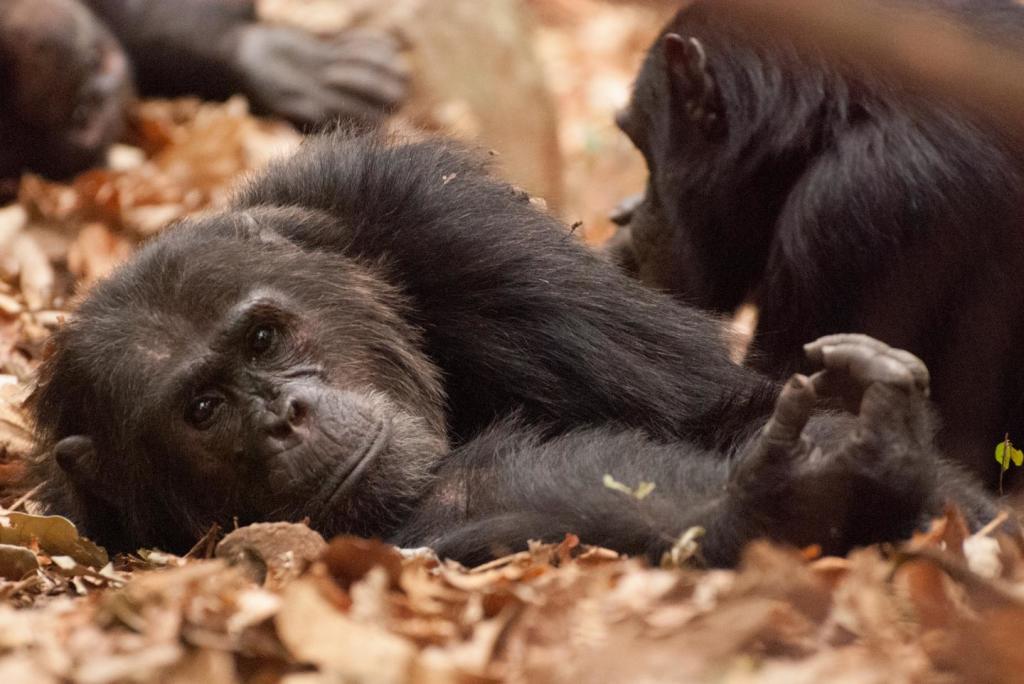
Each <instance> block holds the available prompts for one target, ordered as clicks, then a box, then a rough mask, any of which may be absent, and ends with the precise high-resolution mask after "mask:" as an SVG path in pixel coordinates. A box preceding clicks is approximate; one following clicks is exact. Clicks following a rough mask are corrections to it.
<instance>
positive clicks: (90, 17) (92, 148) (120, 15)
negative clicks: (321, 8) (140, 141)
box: [0, 0, 406, 177]
mask: <svg viewBox="0 0 1024 684" xmlns="http://www.w3.org/2000/svg"><path fill="white" fill-rule="evenodd" d="M133 85H134V86H135V87H137V89H138V91H139V92H140V94H142V95H150V96H152V95H162V96H172V95H186V94H192V95H199V96H202V97H206V98H211V99H224V98H226V97H228V96H230V95H232V94H234V93H244V94H245V95H246V96H247V97H248V98H249V101H250V102H251V104H252V107H253V109H254V110H255V111H257V112H262V113H273V114H277V115H279V116H283V117H285V118H287V119H289V120H291V121H293V122H295V123H297V124H299V125H312V124H316V123H319V122H323V121H328V120H331V119H335V118H339V117H340V118H346V119H356V120H368V121H373V120H375V119H377V118H379V117H381V116H382V115H383V112H384V111H385V110H386V109H387V108H389V107H392V106H394V105H396V104H397V103H398V102H400V101H401V99H402V98H403V97H404V94H405V85H406V84H405V75H404V73H403V70H402V68H401V62H400V60H399V55H398V46H397V44H396V42H395V41H394V40H392V39H391V38H389V37H387V36H386V35H384V34H380V33H367V32H363V31H352V32H349V33H347V34H342V35H341V36H339V37H338V38H336V39H334V40H323V39H319V38H316V37H314V36H311V35H309V34H307V33H305V32H302V31H298V30H295V29H292V28H288V27H282V26H269V25H264V24H260V23H258V22H257V21H256V14H255V9H254V5H253V2H252V0H5V2H3V3H0V177H5V176H12V175H16V174H17V173H19V172H20V171H21V170H22V169H25V168H30V169H33V170H35V171H38V172H41V173H45V174H49V175H54V176H61V175H66V174H70V173H73V172H75V171H78V170H81V169H82V168H85V167H86V166H89V165H92V164H95V163H96V162H98V161H99V160H100V157H101V155H102V154H103V152H104V150H105V149H106V148H107V146H108V145H109V144H110V143H112V142H114V141H115V140H116V139H117V138H118V136H119V135H120V134H121V132H122V130H123V126H124V117H125V105H126V102H127V100H128V98H129V97H131V95H132V92H133Z"/></svg>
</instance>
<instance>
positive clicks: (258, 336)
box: [246, 325, 277, 356]
mask: <svg viewBox="0 0 1024 684" xmlns="http://www.w3.org/2000/svg"><path fill="white" fill-rule="evenodd" d="M276 339H277V330H275V329H274V327H273V326H270V325H257V326H256V327H255V328H253V329H252V330H251V331H250V332H249V337H248V340H247V342H246V343H247V345H248V347H249V353H250V354H252V355H253V356H262V355H263V354H266V353H267V352H268V351H270V348H271V347H273V346H274V341H275V340H276Z"/></svg>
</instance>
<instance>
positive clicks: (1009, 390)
mask: <svg viewBox="0 0 1024 684" xmlns="http://www.w3.org/2000/svg"><path fill="white" fill-rule="evenodd" d="M898 4H902V5H905V6H907V7H915V6H916V7H922V6H924V7H931V8H933V9H934V10H936V11H939V10H941V11H945V12H951V13H953V14H952V16H953V17H954V18H955V19H956V20H957V21H959V22H961V23H963V24H964V25H966V26H971V27H974V28H976V30H977V31H978V33H979V34H980V35H982V36H985V37H990V38H993V39H995V38H998V39H1001V40H1015V41H1017V42H1020V40H1021V39H1024V7H1021V6H1020V5H1019V4H1017V3H1014V2H1012V1H1011V0H970V1H968V2H951V1H940V0H928V1H927V2H926V1H924V0H913V1H910V0H905V1H903V2H901V3H898ZM719 12H721V10H716V9H715V3H714V2H711V1H699V2H695V3H693V4H692V5H691V6H689V7H688V8H687V9H685V10H683V11H682V12H680V13H679V14H678V15H677V16H676V18H675V19H674V20H673V21H672V22H670V23H669V25H668V26H667V27H666V29H665V31H664V33H663V34H662V36H661V37H659V38H658V40H657V42H656V43H655V46H654V47H653V48H652V49H651V51H650V53H649V54H648V57H647V59H646V62H645V64H644V66H643V68H642V70H641V72H640V75H639V77H638V79H637V83H636V87H635V92H634V94H633V98H632V101H631V103H630V105H629V107H628V108H627V109H626V110H625V111H624V112H623V113H622V114H621V115H620V117H619V120H620V125H621V127H622V129H623V130H624V131H625V132H626V133H627V134H628V135H629V136H630V138H632V140H633V141H634V142H635V143H636V145H637V147H639V148H640V150H641V151H642V152H643V153H644V155H645V157H646V159H647V162H648V167H649V169H650V181H649V183H648V187H647V192H646V196H645V199H644V201H643V203H642V204H641V205H640V206H639V207H638V208H637V209H636V210H635V211H634V212H633V216H632V222H631V224H630V228H629V232H630V233H631V235H630V234H629V233H627V232H624V233H621V234H620V235H618V236H617V245H616V247H615V250H616V252H617V254H618V257H619V260H620V261H622V262H624V263H626V264H627V265H628V266H629V267H630V268H631V269H632V270H633V271H634V272H637V273H638V274H639V276H640V278H641V279H642V280H643V281H644V282H647V283H649V284H652V285H655V286H657V287H658V288H660V289H663V290H666V291H668V292H671V293H673V294H675V295H677V296H678V297H680V298H681V299H683V300H684V301H686V302H688V303H690V304H694V305H697V306H701V307H704V308H707V309H711V310H714V311H719V312H731V311H732V310H733V309H734V308H735V307H736V306H737V305H738V304H739V303H740V302H741V301H743V300H744V299H745V298H750V299H752V300H753V302H754V303H756V305H757V307H758V310H759V320H758V325H757V330H756V334H755V338H754V342H753V352H752V355H751V356H750V358H749V359H748V362H749V364H750V365H751V366H753V367H754V368H757V369H759V370H761V371H764V372H766V373H768V374H769V375H771V376H773V377H776V378H784V377H786V376H787V375H788V374H789V373H792V372H794V371H796V370H799V369H801V368H803V367H804V366H805V362H804V355H803V349H802V345H803V344H804V343H805V342H806V341H807V340H811V339H815V338H816V337H819V336H821V335H825V334H829V333H836V332H848V331H853V332H862V333H866V334H868V335H872V336H874V337H877V338H879V339H884V340H885V341H886V342H888V343H890V344H892V345H894V346H898V347H902V348H905V349H907V350H909V351H911V352H913V353H914V354H916V355H918V356H920V357H921V358H922V359H923V360H924V361H925V363H926V364H927V366H928V368H929V369H930V370H931V372H932V389H933V396H934V399H935V401H936V403H937V405H938V408H939V414H940V416H941V419H942V423H943V428H942V430H941V432H940V434H939V438H938V441H939V444H940V445H941V446H942V448H943V450H944V451H945V453H947V454H949V455H950V456H952V457H955V458H956V459H957V460H959V461H962V462H964V463H966V464H969V465H970V466H971V467H972V468H973V469H974V470H975V471H976V472H977V473H978V474H979V475H982V476H987V478H988V479H990V480H991V478H995V477H997V476H998V466H996V464H995V462H994V461H993V459H992V451H993V447H994V446H995V444H996V443H998V442H999V441H1000V440H1002V439H1003V435H1004V433H1005V432H1007V431H1008V432H1010V433H1011V437H1014V438H1015V439H1016V440H1017V441H1022V440H1024V363H1021V351H1020V350H1021V340H1022V339H1024V279H1022V278H1019V277H1016V276H1015V275H1014V274H1018V273H1020V272H1021V271H1022V270H1024V174H1022V169H1024V166H1022V165H1021V160H1020V158H1019V151H1017V152H1014V151H1013V150H1012V149H1011V148H1010V145H1009V144H1008V143H1006V142H1005V141H1003V140H1001V139H1000V136H999V135H998V134H997V133H996V132H995V131H994V130H990V127H986V126H985V125H983V124H980V123H976V122H975V121H973V120H972V119H971V118H969V117H968V115H966V114H964V113H961V112H958V111H956V109H955V108H954V107H953V106H951V105H950V104H949V103H948V102H946V101H944V100H942V101H938V100H930V99H928V98H926V97H922V96H921V95H920V94H917V95H915V94H913V93H910V92H907V91H906V90H905V89H901V88H900V87H899V85H898V84H894V83H892V82H890V81H889V80H888V79H886V78H885V77H884V76H882V75H880V74H878V73H875V71H873V70H872V69H871V68H869V67H867V66H865V65H859V64H854V63H850V62H847V63H845V64H843V65H841V66H837V65H836V64H835V63H833V62H830V61H828V60H826V59H825V58H824V57H822V56H821V55H817V54H814V53H813V51H812V50H811V49H809V48H801V47H798V46H796V45H794V44H792V42H791V41H789V40H787V38H786V36H785V35H780V34H779V33H778V32H774V33H772V34H771V35H762V34H759V33H758V32H757V31H756V30H755V29H753V28H751V27H745V26H740V25H737V24H738V22H736V21H735V19H734V18H732V17H730V18H723V17H721V16H719Z"/></svg>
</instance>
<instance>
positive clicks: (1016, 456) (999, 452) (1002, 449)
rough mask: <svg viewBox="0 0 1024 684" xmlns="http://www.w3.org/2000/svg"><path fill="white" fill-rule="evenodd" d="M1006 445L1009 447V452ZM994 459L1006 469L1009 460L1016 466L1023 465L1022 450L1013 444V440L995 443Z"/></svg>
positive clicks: (1023, 455)
mask: <svg viewBox="0 0 1024 684" xmlns="http://www.w3.org/2000/svg"><path fill="white" fill-rule="evenodd" d="M1007 446H1009V447H1010V450H1009V452H1007V450H1006V447H1007ZM996 460H997V461H998V462H999V465H1001V466H1003V470H1006V469H1008V468H1009V467H1010V463H1011V462H1012V463H1013V464H1014V465H1016V466H1020V465H1024V451H1021V450H1020V449H1018V448H1017V447H1015V446H1013V442H1009V441H1007V440H1004V441H1002V442H1000V443H999V444H997V445H996Z"/></svg>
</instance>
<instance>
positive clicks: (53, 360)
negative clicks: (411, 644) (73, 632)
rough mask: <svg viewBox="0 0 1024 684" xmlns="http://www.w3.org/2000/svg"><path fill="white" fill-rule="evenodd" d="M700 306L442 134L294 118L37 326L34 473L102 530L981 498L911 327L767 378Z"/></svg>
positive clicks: (437, 533)
mask: <svg viewBox="0 0 1024 684" xmlns="http://www.w3.org/2000/svg"><path fill="white" fill-rule="evenodd" d="M720 332H721V331H720V330H719V328H718V326H717V323H716V322H715V321H714V320H713V319H712V318H710V317H707V316H705V315H704V314H701V313H699V312H697V311H694V310H691V309H688V308H685V307H681V306H679V305H677V304H676V303H674V302H672V301H671V300H670V299H669V298H668V297H666V296H663V295H661V294H658V293H655V292H652V291H649V290H647V289H645V288H643V287H642V286H641V285H639V284H637V283H635V282H634V281H632V280H630V279H629V278H627V277H626V276H624V275H622V274H620V273H619V272H618V271H617V270H616V269H615V268H614V267H612V266H611V265H610V264H608V263H607V262H605V261H604V260H603V259H600V258H598V257H597V256H596V255H594V254H592V253H591V252H589V251H588V250H587V249H585V248H584V247H582V246H581V245H579V244H578V243H577V242H576V241H575V240H573V239H572V238H571V236H570V234H569V233H568V231H567V230H566V229H565V228H564V227H563V226H561V225H559V224H558V223H557V222H556V221H555V220H554V219H552V218H551V217H550V216H548V215H547V214H545V213H542V212H540V211H539V210H537V209H536V208H535V207H534V206H533V205H532V204H530V203H528V202H525V201H523V200H522V199H521V197H520V193H517V192H515V191H514V190H513V189H512V188H511V187H510V186H508V185H505V184H503V183H500V182H497V181H495V180H492V179H491V178H490V177H488V176H487V175H486V174H485V173H484V171H483V169H482V166H481V163H480V162H479V161H478V160H477V159H476V158H475V157H473V156H471V155H468V154H466V153H464V152H462V151H460V150H458V149H456V148H453V147H452V146H450V145H449V144H446V143H443V142H423V143H417V144H401V145H387V144H385V143H384V142H382V141H381V140H379V139H378V138H376V137H372V136H370V137H367V136H364V137H361V138H354V139H347V140H346V139H342V138H340V137H334V138H321V139H312V140H310V141H308V142H307V143H306V144H305V145H304V147H303V149H302V150H301V151H300V152H299V153H298V154H297V155H296V156H295V157H294V158H293V159H291V160H288V161H285V162H282V163H279V164H277V165H276V166H274V167H273V168H271V169H270V170H269V171H268V172H267V173H266V174H264V175H263V176H262V177H261V178H258V179H256V180H255V181H254V182H253V183H251V184H250V185H249V186H248V187H247V188H246V189H245V190H243V191H242V192H241V194H240V195H239V197H238V198H237V200H236V201H235V203H234V206H233V208H232V209H230V210H229V211H227V212H225V213H221V214H216V215H207V216H204V217H199V218H196V219H193V220H191V221H187V222H185V224H184V225H179V226H178V227H176V228H172V229H170V230H169V231H168V232H166V233H165V234H164V235H163V236H162V237H160V238H159V239H157V240H154V241H152V242H150V243H149V244H148V245H146V246H145V247H144V248H143V249H142V250H141V251H140V253H139V254H138V255H137V257H136V258H135V259H134V260H133V261H132V262H130V263H129V264H128V265H126V266H125V267H123V268H121V269H120V270H119V271H117V272H116V274H115V275H114V276H113V277H111V278H110V279H109V280H107V281H105V282H102V283H100V284H99V285H97V286H96V287H95V288H94V289H93V290H92V291H91V292H90V294H89V296H88V297H87V298H86V299H85V301H84V302H83V303H82V305H81V306H80V308H79V309H78V311H77V312H76V314H75V315H74V316H73V318H72V320H71V322H69V323H67V324H66V325H65V326H64V327H63V328H62V329H61V330H60V331H59V332H58V333H57V334H56V337H55V340H54V350H53V354H52V355H51V356H50V357H49V358H48V360H47V361H46V362H45V365H44V368H43V370H42V375H41V380H40V384H39V387H38V388H37V390H36V392H35V394H34V398H33V401H32V407H33V411H34V415H35V420H36V424H37V428H38V435H39V443H40V448H39V455H38V460H37V462H36V466H35V468H34V473H35V476H36V477H38V478H41V479H42V480H44V481H45V485H44V486H43V488H42V489H41V490H40V493H39V498H40V499H41V501H42V502H43V503H45V504H46V506H47V508H48V509H49V510H51V511H55V512H60V513H63V514H65V515H69V516H71V517H72V518H73V519H75V520H76V521H77V522H78V523H80V524H81V525H82V526H83V527H84V530H85V532H86V533H87V534H89V535H92V536H93V537H95V538H96V539H98V540H99V541H100V542H102V543H104V544H107V545H109V546H111V547H112V548H115V549H125V548H128V549H131V548H134V547H135V546H137V545H140V544H147V545H160V546H164V547H168V548H172V549H179V550H180V549H182V548H186V547H187V546H188V545H189V544H191V543H192V541H193V540H194V539H195V538H196V537H197V536H198V535H200V534H201V533H202V532H203V531H204V530H205V529H206V527H207V526H208V525H209V524H210V523H212V522H214V521H220V522H224V523H227V522H229V521H230V520H231V519H232V517H236V516H237V519H238V520H239V521H240V522H248V521H253V520H265V519H292V520H294V519H301V518H303V517H305V516H308V517H309V519H310V520H311V524H312V526H313V527H314V528H316V529H318V530H319V531H321V532H322V533H324V534H333V533H338V532H342V531H350V532H355V533H359V534H364V535H378V536H382V537H386V538H389V539H391V540H392V541H395V542H398V543H401V544H405V545H421V544H431V545H434V546H435V547H436V548H438V549H439V551H440V552H441V553H443V554H446V555H450V556H454V557H456V558H460V559H463V560H467V561H471V560H479V559H481V558H483V557H486V555H487V554H488V553H489V552H491V551H492V550H493V549H495V548H496V547H498V548H509V547H515V546H521V545H522V544H524V543H525V541H526V540H527V539H529V538H553V537H554V538H558V537H561V535H563V534H564V533H565V532H568V531H574V532H577V533H579V534H580V535H581V536H582V537H583V539H584V540H586V541H590V542H595V543H601V544H606V545H609V546H612V547H614V548H617V549H620V550H623V551H627V552H648V553H651V554H654V555H656V554H657V553H658V552H660V551H663V550H665V549H666V548H668V547H670V546H671V544H672V542H673V541H674V539H675V538H676V537H677V536H678V535H679V534H680V533H681V532H682V531H683V530H685V529H688V528H689V527H690V526H692V525H702V526H704V527H705V528H707V536H706V538H705V542H704V554H705V556H706V558H707V560H708V561H709V562H712V563H730V562H733V561H735V559H736V556H737V553H738V551H739V549H740V547H741V545H742V544H743V543H744V542H745V541H747V540H749V539H750V538H752V537H754V536H759V535H769V536H772V537H775V538H777V539H781V540H785V541H789V542H793V543H797V544H807V543H811V542H817V543H820V544H822V545H823V546H824V547H825V548H826V550H834V551H841V550H844V549H846V548H848V547H849V546H851V545H853V544H858V543H864V542H869V541H874V540H879V539H888V538H895V537H898V536H900V535H903V534H906V533H907V532H908V531H909V530H910V529H911V528H913V526H914V525H915V524H918V523H919V522H921V521H922V520H923V517H924V516H926V515H928V514H931V513H934V512H935V511H936V507H937V506H939V504H940V502H941V501H943V500H945V499H947V498H955V499H957V500H958V501H960V503H961V505H963V506H964V507H965V509H966V511H967V512H968V514H969V516H970V517H971V518H972V519H973V520H979V519H982V518H984V517H986V516H988V515H990V514H991V512H992V510H991V503H990V501H989V500H988V499H987V498H986V497H985V496H984V495H983V494H980V493H979V492H978V490H977V489H976V488H975V487H974V486H973V485H972V484H971V483H970V482H969V481H968V480H966V479H964V477H963V476H962V475H961V474H959V473H958V472H956V470H955V469H954V468H952V467H950V466H947V465H946V464H944V463H943V462H942V461H941V460H937V459H936V456H935V453H934V449H933V447H932V444H931V432H930V420H929V419H930V413H929V409H928V406H927V402H926V400H925V399H924V394H925V392H926V390H927V384H928V378H927V371H926V370H925V368H924V366H923V365H922V364H921V363H920V361H918V360H917V359H916V358H915V357H913V356H911V355H910V354H908V353H906V352H901V351H897V350H893V349H890V348H889V347H887V346H885V345H884V344H882V343H880V342H876V341H875V340H872V339H870V338H866V337H863V336H842V335H840V336H835V337H832V338H825V339H823V340H820V341H818V342H817V343H815V344H813V345H810V346H809V347H808V353H809V355H810V357H811V359H812V363H813V365H815V366H816V367H818V368H822V369H823V370H822V371H821V372H819V373H817V374H816V375H814V376H812V377H811V378H807V377H804V376H794V378H793V379H792V380H791V381H790V383H789V384H787V386H786V388H785V389H783V390H782V392H781V394H780V393H779V390H778V388H777V387H776V385H774V384H773V383H770V382H768V381H766V380H765V379H763V378H762V377H761V376H759V375H758V374H756V373H755V372H753V371H751V370H748V369H745V368H743V367H741V366H737V365H735V364H733V363H731V362H730V361H729V359H728V356H727V353H726V350H725V346H724V344H723V343H722V341H721V340H720ZM816 396H824V397H832V398H835V397H845V398H846V399H847V400H848V401H849V402H850V403H849V404H848V405H849V406H851V408H852V409H853V411H852V413H850V414H845V415H840V414H835V413H833V414H814V415H813V416H812V411H813V407H814V404H815V400H816ZM773 407H774V408H773ZM605 473H608V474H611V475H612V476H613V477H615V478H616V479H618V480H620V481H623V482H626V483H629V484H633V485H635V484H637V483H638V482H639V481H640V480H645V481H650V482H653V483H655V485H656V488H655V491H654V493H652V494H651V495H650V496H649V497H647V498H646V499H644V500H643V501H641V502H636V501H632V500H630V499H629V498H627V497H625V496H623V495H622V494H620V493H618V492H613V491H610V490H608V489H606V488H605V487H603V486H602V481H601V480H602V476H603V475H604V474H605Z"/></svg>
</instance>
